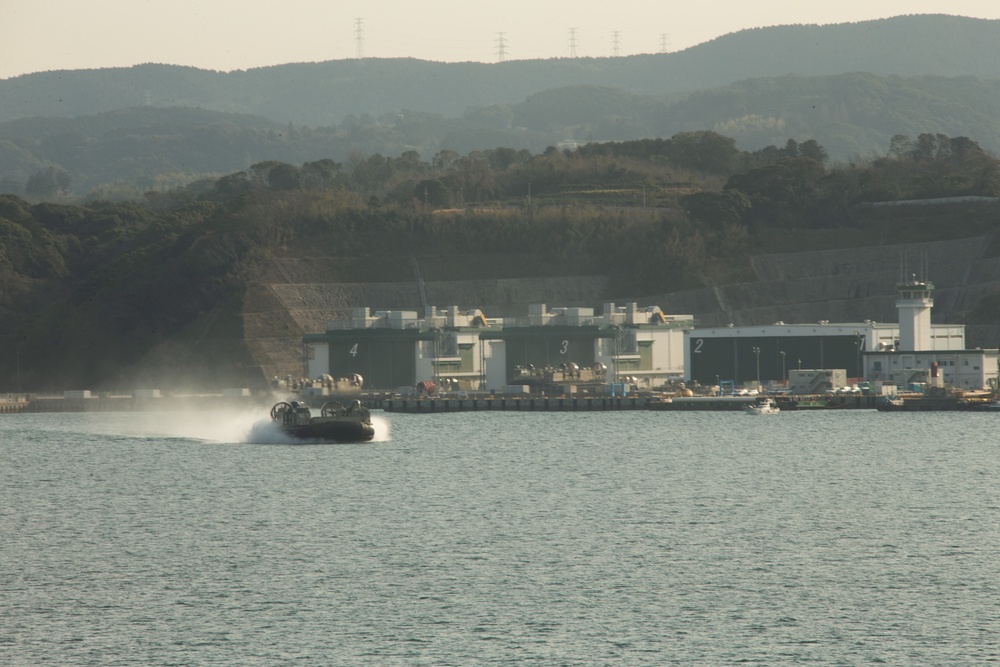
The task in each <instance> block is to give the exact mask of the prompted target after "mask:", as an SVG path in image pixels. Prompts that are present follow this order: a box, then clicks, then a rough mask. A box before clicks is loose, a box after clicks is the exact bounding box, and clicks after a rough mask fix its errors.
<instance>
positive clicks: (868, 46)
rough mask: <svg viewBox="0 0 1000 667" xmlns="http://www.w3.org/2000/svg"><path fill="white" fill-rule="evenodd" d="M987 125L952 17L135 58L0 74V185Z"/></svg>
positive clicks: (105, 183) (179, 181)
mask: <svg viewBox="0 0 1000 667" xmlns="http://www.w3.org/2000/svg"><path fill="white" fill-rule="evenodd" d="M998 117H1000V21H990V20H982V19H967V18H960V17H952V16H905V17H898V18H894V19H884V20H879V21H868V22H863V23H853V24H840V25H833V26H780V27H775V28H760V29H754V30H745V31H742V32H738V33H734V34H731V35H727V36H724V37H720V38H718V39H715V40H712V41H711V42H707V43H705V44H702V45H699V46H696V47H692V48H690V49H687V50H685V51H681V52H678V53H672V54H662V55H646V56H632V57H627V58H601V59H590V58H581V59H553V60H544V61H543V60H534V61H510V62H504V63H498V64H483V63H433V62H426V61H420V60H413V59H398V60H379V59H368V60H342V61H331V62H324V63H301V64H289V65H280V66H275V67H265V68H260V69H253V70H247V71H237V72H231V73H222V72H212V71H206V70H200V69H196V68H191V67H177V66H169V65H152V64H147V65H139V66H136V67H130V68H116V69H101V70H80V71H61V72H45V73H39V74H31V75H25V76H21V77H17V78H14V79H8V80H3V81H0V193H4V192H8V193H12V194H17V195H25V196H29V197H32V196H36V197H37V196H39V188H38V187H32V185H31V181H32V179H35V183H36V184H37V183H38V182H39V180H38V179H41V182H42V184H43V186H45V184H46V183H49V182H57V183H55V184H54V185H53V186H52V187H50V188H49V190H50V191H55V188H56V187H58V185H59V184H65V183H69V184H70V185H69V187H62V188H61V189H60V191H61V192H62V193H64V194H67V195H71V196H81V195H86V196H90V197H97V198H107V199H112V200H118V199H122V198H134V197H136V196H139V195H141V194H142V193H144V192H146V191H149V190H164V189H167V188H171V187H176V186H179V185H186V184H188V183H190V182H192V181H195V180H198V179H200V178H202V177H205V176H208V177H215V176H218V175H220V174H225V173H232V172H236V171H240V170H243V169H247V168H248V167H249V166H251V165H253V164H255V163H257V162H263V161H281V162H287V163H290V164H292V165H301V164H303V163H305V162H311V161H317V160H324V159H331V160H334V161H337V162H342V163H343V162H348V161H349V160H350V159H351V158H352V156H354V157H358V156H370V155H374V154H380V155H383V156H390V157H391V156H397V155H400V154H402V153H404V152H409V151H415V152H416V153H417V154H418V155H419V156H420V157H421V158H422V159H423V160H430V159H431V158H432V157H433V156H434V155H436V154H438V153H439V152H440V151H454V152H457V153H459V154H463V155H464V154H467V153H471V152H473V151H481V150H491V149H494V148H498V147H506V148H513V149H517V150H521V149H524V150H529V151H533V152H541V151H543V150H545V149H546V148H547V147H549V146H558V147H560V148H568V147H572V146H574V145H580V144H585V143H589V142H608V141H628V140H634V139H642V138H656V137H671V136H673V135H675V134H677V133H679V132H691V131H700V130H711V131H714V132H717V133H719V134H722V135H725V136H727V137H731V138H733V139H734V140H735V141H736V144H737V146H738V147H739V148H740V149H742V150H748V151H754V150H760V149H765V148H766V147H768V146H777V147H782V146H784V145H785V144H786V142H788V141H789V140H793V141H798V142H802V141H806V140H815V141H817V142H819V143H820V144H821V145H822V146H823V147H824V149H825V150H826V152H827V154H828V155H829V156H830V158H831V159H833V160H849V159H853V158H854V157H858V156H860V157H863V158H868V157H871V156H874V155H878V154H884V153H885V151H886V150H887V149H888V148H889V145H890V142H891V140H892V137H894V136H895V135H905V136H908V137H910V138H913V139H916V138H917V137H918V136H920V135H921V134H944V135H947V136H951V137H956V136H965V137H969V138H971V139H973V140H974V141H976V142H977V143H978V144H979V145H980V146H982V147H983V148H984V149H986V150H988V151H993V152H1000V124H998V123H997V122H996V119H997V118H998ZM41 189H43V190H44V189H45V187H43V188H41Z"/></svg>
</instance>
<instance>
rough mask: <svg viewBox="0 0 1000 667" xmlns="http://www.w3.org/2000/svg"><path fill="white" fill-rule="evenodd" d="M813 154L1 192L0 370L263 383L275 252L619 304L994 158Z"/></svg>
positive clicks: (692, 140) (83, 378)
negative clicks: (263, 325) (74, 194)
mask: <svg viewBox="0 0 1000 667" xmlns="http://www.w3.org/2000/svg"><path fill="white" fill-rule="evenodd" d="M825 159H826V151H825V149H824V148H823V147H822V146H821V145H820V144H818V143H817V142H815V141H808V142H802V143H801V144H800V143H798V142H795V141H787V142H785V144H784V145H782V146H780V147H778V146H770V147H767V148H765V149H762V150H759V151H754V152H747V151H741V150H738V149H737V148H736V146H735V142H734V141H733V139H731V138H729V137H725V136H722V135H719V134H716V133H713V132H695V133H681V134H678V135H675V136H673V137H671V138H670V139H661V140H647V141H629V142H618V143H614V142H612V143H604V144H593V145H588V146H585V147H582V148H580V149H577V150H565V151H560V150H556V149H550V150H546V151H544V152H542V153H540V154H535V153H531V152H529V151H524V150H514V149H511V148H498V149H494V150H491V151H483V152H474V153H470V154H466V155H460V154H458V153H456V152H454V151H442V152H440V153H438V154H436V155H435V156H434V157H433V158H432V159H431V160H429V161H424V160H421V159H420V157H419V155H418V154H417V153H415V152H412V151H410V152H406V153H403V154H401V155H400V156H399V157H396V158H387V157H383V156H381V155H373V156H370V157H367V158H362V157H360V156H358V157H357V158H355V159H353V160H351V161H349V163H348V164H340V163H337V162H335V161H332V160H318V161H313V162H308V163H303V164H301V165H300V166H296V165H293V164H289V163H284V162H276V161H269V162H261V163H256V164H254V165H252V166H251V167H250V168H248V169H246V170H243V171H238V172H234V173H231V174H228V175H226V176H224V177H221V178H218V179H211V180H202V181H198V182H195V183H192V184H190V185H187V186H185V187H181V188H175V189H172V190H168V191H165V192H156V191H150V192H149V193H148V194H147V195H146V196H145V197H144V198H143V199H142V200H141V201H135V202H122V203H113V202H108V201H94V202H90V203H87V204H84V205H59V204H53V203H38V204H30V203H29V202H27V201H25V200H23V199H21V198H18V197H15V196H10V195H7V196H3V197H0V286H2V291H0V317H2V318H3V320H4V321H5V322H8V323H9V326H7V327H5V328H4V329H3V330H2V331H0V349H3V350H6V353H5V354H4V356H3V358H0V375H2V376H3V377H7V378H13V377H15V365H16V366H17V367H19V369H20V374H19V377H20V381H21V383H22V385H23V386H25V387H30V388H32V389H34V390H38V389H43V388H67V387H83V386H86V387H88V388H95V389H96V388H102V387H103V388H113V387H129V388H131V387H135V386H142V385H145V386H158V387H166V386H170V385H174V386H178V385H180V384H182V383H185V384H195V385H200V386H214V387H219V386H246V385H248V384H254V383H260V382H263V379H264V378H263V374H262V372H261V366H262V362H261V360H260V359H259V358H257V357H255V352H253V351H251V350H250V349H249V348H248V346H247V345H246V344H245V335H244V334H245V332H244V318H243V314H244V313H245V312H246V311H247V309H248V305H247V302H246V299H247V297H248V295H249V294H251V293H253V294H255V295H256V296H254V299H259V298H260V294H262V293H264V292H261V290H260V289H258V286H259V285H261V284H262V283H266V282H268V280H269V279H268V278H267V276H268V275H270V274H272V273H273V272H274V271H275V270H276V268H275V267H276V264H275V262H274V261H273V260H275V259H276V258H284V257H301V258H322V265H323V267H324V278H323V279H324V281H325V282H331V283H336V282H363V281H369V282H378V281H380V280H388V281H406V280H412V279H413V275H412V273H411V263H412V262H413V261H415V262H416V263H417V264H418V265H419V266H420V268H421V271H422V272H423V275H422V277H423V278H424V279H425V280H462V279H474V278H510V277H519V278H532V277H539V278H542V277H546V276H565V275H594V276H598V275H600V276H607V277H608V281H607V288H606V290H607V292H606V293H605V294H602V295H595V297H601V298H609V299H611V300H615V299H619V300H628V299H631V300H637V299H641V297H642V296H643V295H649V294H664V293H668V292H671V291H674V290H678V289H683V288H686V287H692V286H699V285H701V284H703V281H705V280H709V281H712V282H714V283H717V282H733V281H740V280H744V279H746V278H747V277H748V276H749V275H750V263H749V258H750V256H751V255H752V254H754V253H758V252H761V251H765V250H766V251H768V252H773V251H774V250H775V249H776V248H781V249H788V250H802V249H809V248H814V247H824V248H825V247H836V246H841V247H850V246H852V245H859V244H864V243H871V242H873V241H874V240H875V239H877V238H880V237H881V238H885V237H886V236H887V235H888V236H892V235H893V234H894V230H897V229H899V228H900V226H902V227H903V228H907V227H908V226H909V227H911V228H909V229H908V232H909V233H911V235H912V234H913V232H914V231H915V230H914V229H913V228H912V225H910V224H909V223H910V221H909V220H906V219H905V218H904V219H902V220H898V219H897V218H898V217H899V214H898V213H897V212H892V211H890V212H888V213H886V214H884V215H883V214H879V213H878V209H874V208H872V207H871V205H870V204H871V203H872V202H877V201H884V200H905V199H916V198H926V197H952V196H990V197H992V196H996V195H997V194H1000V164H998V161H997V160H996V159H995V158H993V157H991V156H990V155H989V154H987V153H986V152H985V151H983V150H982V148H981V147H980V146H979V145H978V144H977V143H976V142H975V141H973V140H971V139H968V138H966V137H955V138H952V137H948V136H945V135H932V134H924V135H920V136H917V137H912V138H910V137H906V136H903V135H898V136H896V137H895V138H894V139H893V141H892V146H891V151H890V155H888V156H887V157H884V158H878V159H875V160H867V161H859V162H854V163H851V164H838V165H834V166H829V165H828V164H826V163H825V162H824V161H825ZM970 206H971V207H964V208H963V209H962V210H961V213H960V214H956V213H955V212H954V210H950V211H949V212H947V213H945V214H937V215H936V216H934V215H932V216H930V217H929V218H928V217H927V216H926V215H924V220H923V221H922V222H921V225H920V228H919V235H920V238H921V240H934V239H945V238H964V237H969V236H978V235H985V234H989V233H991V232H992V230H993V229H994V228H995V225H996V221H997V218H996V211H997V207H996V205H984V206H985V207H984V208H983V207H977V206H973V205H970ZM875 242H877V241H875ZM989 252H992V250H991V251H989ZM265 292H266V290H265ZM357 305H376V306H378V304H357ZM462 305H463V306H465V307H471V306H474V305H477V304H462ZM254 307H256V305H255V306H254ZM989 312H992V311H990V310H989V309H988V308H986V309H979V311H978V313H979V314H978V315H977V317H982V316H983V315H982V314H983V313H989ZM986 319H988V315H987V316H986ZM270 326H271V327H272V329H273V331H272V332H271V333H270V334H269V335H272V336H275V337H281V336H284V337H287V338H290V339H292V340H294V339H295V338H296V336H298V337H301V333H302V332H301V331H299V330H296V329H295V326H294V323H288V322H285V323H282V322H280V321H276V322H273V323H272V324H271V325H270ZM8 389H14V388H13V387H9V388H8Z"/></svg>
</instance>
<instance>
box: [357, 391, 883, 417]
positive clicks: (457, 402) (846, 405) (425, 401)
mask: <svg viewBox="0 0 1000 667" xmlns="http://www.w3.org/2000/svg"><path fill="white" fill-rule="evenodd" d="M756 401H757V398H755V397H752V396H690V397H672V398H663V397H659V396H485V397H427V396H423V397H419V398H414V397H391V396H390V397H384V398H383V397H371V398H369V399H368V400H367V401H366V402H367V403H368V405H369V407H372V408H376V409H379V408H380V409H382V410H385V411H386V412H401V413H409V414H428V413H439V412H488V411H505V412H519V411H520V412H601V411H618V410H652V411H664V412H674V411H691V410H711V411H741V410H743V408H744V407H745V406H747V405H751V404H753V403H755V402H756ZM776 402H777V404H778V406H779V407H780V408H781V409H782V410H818V409H822V410H830V409H870V410H874V409H875V407H876V402H875V397H874V396H860V395H859V396H818V395H817V396H807V395H802V396H780V397H778V398H777V399H776Z"/></svg>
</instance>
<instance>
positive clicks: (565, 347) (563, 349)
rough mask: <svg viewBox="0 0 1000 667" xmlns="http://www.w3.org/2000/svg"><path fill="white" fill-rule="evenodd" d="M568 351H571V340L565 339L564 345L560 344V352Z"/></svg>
mask: <svg viewBox="0 0 1000 667" xmlns="http://www.w3.org/2000/svg"><path fill="white" fill-rule="evenodd" d="M567 352H569V341H568V340H564V341H563V342H562V345H560V346H559V354H566V353H567Z"/></svg>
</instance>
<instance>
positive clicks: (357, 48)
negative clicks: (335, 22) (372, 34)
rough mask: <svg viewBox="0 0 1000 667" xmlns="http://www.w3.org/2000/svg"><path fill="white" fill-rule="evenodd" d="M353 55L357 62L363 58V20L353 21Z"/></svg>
mask: <svg viewBox="0 0 1000 667" xmlns="http://www.w3.org/2000/svg"><path fill="white" fill-rule="evenodd" d="M354 54H355V56H356V57H357V59H358V60H364V58H365V20H364V19H354Z"/></svg>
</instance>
